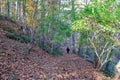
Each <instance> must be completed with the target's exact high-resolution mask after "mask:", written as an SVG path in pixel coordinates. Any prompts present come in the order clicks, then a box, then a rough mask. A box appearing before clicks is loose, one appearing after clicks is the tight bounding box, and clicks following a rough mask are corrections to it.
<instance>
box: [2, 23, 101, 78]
mask: <svg viewBox="0 0 120 80" xmlns="http://www.w3.org/2000/svg"><path fill="white" fill-rule="evenodd" d="M4 23H5V22H4ZM0 24H1V26H0V80H100V78H99V77H98V73H97V72H96V71H95V69H94V68H93V66H92V64H90V63H89V62H87V61H86V60H84V59H82V58H80V57H78V56H77V55H75V54H66V53H64V54H63V55H61V56H58V57H53V56H52V55H50V54H48V53H46V52H44V51H43V50H42V49H40V48H39V47H37V46H34V47H33V49H32V51H31V52H30V54H25V51H26V44H24V43H20V42H18V41H15V40H12V39H8V38H7V37H6V36H5V34H6V32H5V31H4V30H3V29H2V27H4V26H3V25H2V23H1V22H0Z"/></svg>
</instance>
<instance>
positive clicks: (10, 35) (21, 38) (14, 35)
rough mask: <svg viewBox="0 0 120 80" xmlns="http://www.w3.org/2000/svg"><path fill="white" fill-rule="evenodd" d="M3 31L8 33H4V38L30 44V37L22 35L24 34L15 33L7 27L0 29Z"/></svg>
mask: <svg viewBox="0 0 120 80" xmlns="http://www.w3.org/2000/svg"><path fill="white" fill-rule="evenodd" d="M2 29H3V30H4V31H7V32H8V33H6V36H7V37H8V38H10V39H14V40H17V41H20V42H25V43H29V42H30V37H28V36H26V35H24V34H18V33H16V31H15V30H14V29H12V28H9V27H3V28H2Z"/></svg>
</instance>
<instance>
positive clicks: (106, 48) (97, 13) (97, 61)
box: [72, 0, 120, 71]
mask: <svg viewBox="0 0 120 80" xmlns="http://www.w3.org/2000/svg"><path fill="white" fill-rule="evenodd" d="M113 3H115V2H114V1H109V2H107V0H103V1H102V2H98V1H93V3H92V4H90V5H86V6H85V8H84V10H81V11H80V15H79V16H80V18H79V20H76V21H74V22H73V28H72V29H73V30H74V31H79V32H80V33H82V34H81V37H82V36H83V37H82V38H81V39H80V40H81V41H85V42H87V44H86V45H88V44H89V45H90V46H89V47H90V48H91V50H93V51H94V54H95V56H94V65H95V68H96V69H97V70H98V71H99V70H101V68H102V67H103V66H104V64H105V63H107V62H108V61H109V60H111V58H112V56H114V53H113V54H112V51H113V49H115V48H117V47H118V46H120V40H119V39H118V36H116V35H117V34H118V33H119V32H120V30H119V28H120V27H119V26H116V25H117V24H119V21H120V20H119V19H118V18H117V17H119V14H118V13H117V12H118V11H119V10H120V9H119V8H120V7H119V5H116V6H115V7H114V6H112V4H113ZM96 5H97V6H96ZM83 34H85V35H83Z"/></svg>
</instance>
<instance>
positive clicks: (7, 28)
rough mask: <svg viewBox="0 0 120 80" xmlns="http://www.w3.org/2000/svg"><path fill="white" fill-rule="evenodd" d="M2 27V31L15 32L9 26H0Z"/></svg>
mask: <svg viewBox="0 0 120 80" xmlns="http://www.w3.org/2000/svg"><path fill="white" fill-rule="evenodd" d="M2 29H3V30H4V31H7V32H10V33H16V32H15V30H14V29H12V28H9V27H6V26H4V27H2Z"/></svg>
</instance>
